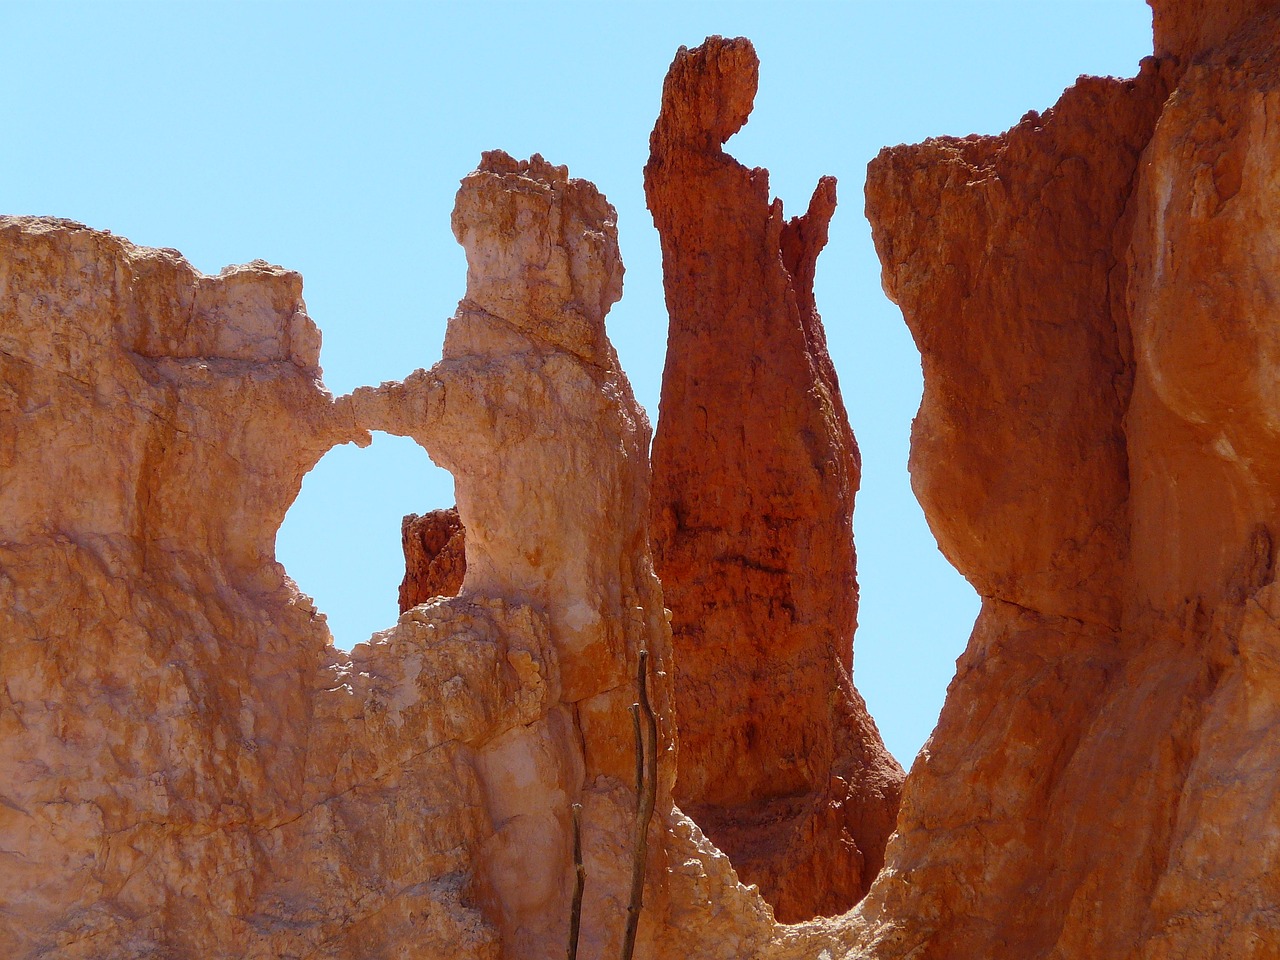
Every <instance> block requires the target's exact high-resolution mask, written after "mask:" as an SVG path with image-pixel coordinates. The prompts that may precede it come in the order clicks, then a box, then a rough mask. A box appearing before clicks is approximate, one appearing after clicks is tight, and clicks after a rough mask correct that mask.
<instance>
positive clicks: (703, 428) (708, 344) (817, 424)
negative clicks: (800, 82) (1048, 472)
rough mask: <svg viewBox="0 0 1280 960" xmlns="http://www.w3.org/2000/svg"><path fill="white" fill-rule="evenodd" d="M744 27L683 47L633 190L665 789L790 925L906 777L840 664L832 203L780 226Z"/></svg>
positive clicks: (853, 896)
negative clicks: (745, 150)
mask: <svg viewBox="0 0 1280 960" xmlns="http://www.w3.org/2000/svg"><path fill="white" fill-rule="evenodd" d="M757 72H758V61H757V59H756V55H755V51H754V49H753V48H752V46H751V44H750V43H749V42H748V41H746V40H743V39H737V40H725V39H722V38H719V37H713V38H711V39H709V40H707V42H706V43H705V44H703V45H702V46H701V47H698V48H696V49H694V50H687V49H684V48H681V50H680V52H679V53H678V54H677V55H676V58H675V61H674V62H673V63H672V65H671V69H670V71H669V73H668V74H667V79H666V83H665V85H664V87H663V94H662V109H661V113H660V115H659V117H658V121H657V125H656V127H655V128H654V131H653V135H652V137H651V139H650V158H649V162H648V165H647V166H646V167H645V193H646V197H647V198H648V203H649V209H650V210H651V211H652V213H653V218H654V223H655V224H656V225H657V228H658V231H659V233H660V235H661V238H662V252H663V276H664V283H665V287H666V299H667V309H668V311H669V313H670V316H671V327H670V333H669V335H668V340H667V364H666V369H665V371H664V373H663V383H662V401H661V415H660V418H659V423H658V431H657V436H656V438H655V441H654V447H653V477H654V480H653V506H652V518H653V522H652V526H653V534H652V535H653V545H654V561H655V564H656V566H657V569H658V573H659V576H660V577H661V578H662V581H663V589H664V592H665V595H666V598H667V605H668V606H669V607H670V608H671V610H672V612H673V618H672V627H673V630H674V635H675V640H674V642H675V649H676V664H677V668H676V675H675V687H676V702H677V704H678V713H679V723H680V738H681V739H680V761H679V775H678V778H677V781H676V798H677V800H678V801H679V803H680V804H681V806H682V807H683V808H684V809H685V810H687V811H688V812H689V813H690V815H691V816H693V817H694V819H695V820H697V821H698V823H699V824H700V825H701V826H702V828H703V829H704V830H705V831H706V832H707V835H708V836H709V837H710V838H711V839H712V840H713V841H714V842H715V843H716V844H717V845H718V846H720V848H721V849H723V850H724V851H726V852H727V853H728V854H729V856H730V858H731V859H732V861H733V863H734V865H735V866H736V867H737V869H738V871H739V873H740V874H741V876H742V877H743V878H744V880H746V881H748V882H751V883H756V884H759V886H760V888H761V891H762V892H763V894H764V895H765V897H766V898H767V899H768V900H769V902H770V903H772V904H773V906H774V909H775V911H776V913H777V916H778V917H779V919H781V920H786V921H796V920H802V919H806V918H808V917H812V916H814V915H816V914H832V913H838V912H841V911H843V910H845V909H847V908H848V907H849V906H851V905H852V904H853V903H854V902H855V901H856V900H857V899H858V898H859V897H860V896H862V894H863V893H864V892H865V890H866V888H867V886H868V885H869V884H870V882H871V879H872V877H874V876H875V873H876V871H878V870H879V868H880V864H881V862H882V859H883V850H884V845H885V841H886V840H887V839H888V837H889V834H890V833H891V832H892V831H893V824H894V817H895V814H896V811H897V805H898V793H899V787H900V783H901V779H902V771H901V769H900V768H899V767H898V765H897V763H896V762H895V761H894V759H893V758H892V756H891V755H890V754H889V753H888V751H886V750H885V748H884V746H883V744H882V743H881V740H880V736H879V733H878V732H877V731H876V728H875V724H874V723H873V722H872V720H871V718H870V716H869V715H868V713H867V710H866V707H865V705H864V704H863V701H862V699H861V697H859V696H858V694H857V691H856V690H855V689H854V687H853V684H852V679H851V675H850V674H851V669H852V638H853V631H854V627H855V623H856V617H857V582H856V579H855V557H854V548H853V531H852V520H853V501H854V494H855V492H856V490H857V487H858V479H859V471H860V464H859V459H858V448H857V445H856V444H855V442H854V438H853V434H852V432H851V431H850V429H849V424H848V418H847V416H846V414H845V411H844V405H843V402H842V401H841V398H840V391H839V387H838V384H837V381H836V375H835V370H834V368H833V367H832V364H831V360H830V357H829V356H828V353H827V347H826V337H825V334H824V332H823V329H822V321H821V320H820V318H819V317H818V313H817V311H816V309H815V306H814V299H813V279H814V269H815V263H816V260H817V257H818V254H819V253H820V252H821V250H822V248H823V246H825V244H826V241H827V225H828V223H829V222H830V219H831V215H832V213H833V212H834V210H835V204H836V185H835V181H834V180H833V179H832V178H830V177H827V178H823V180H822V181H821V182H820V183H819V184H818V187H817V189H816V190H815V191H814V194H813V198H812V200H811V201H810V204H809V209H808V212H807V213H805V214H804V215H802V216H799V217H794V218H792V219H791V220H789V221H788V220H784V218H783V214H782V204H781V202H780V201H776V200H775V201H773V202H772V203H771V202H770V199H769V181H768V172H767V171H765V170H762V169H758V168H757V169H754V170H749V169H747V168H746V167H744V166H742V165H741V164H739V163H738V162H737V161H735V160H734V159H733V158H731V157H729V156H727V155H726V154H725V153H724V152H723V150H722V149H721V144H723V143H724V141H726V140H727V139H728V138H729V137H730V136H732V135H733V134H734V133H735V132H737V130H738V129H739V128H741V127H742V125H743V124H744V123H745V122H746V120H747V116H748V114H749V113H750V112H751V107H752V102H753V100H754V98H755V92H756V82H757Z"/></svg>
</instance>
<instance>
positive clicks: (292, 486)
mask: <svg viewBox="0 0 1280 960" xmlns="http://www.w3.org/2000/svg"><path fill="white" fill-rule="evenodd" d="M454 226H455V231H456V232H457V234H458V237H459V239H460V241H461V242H462V243H463V245H464V246H465V247H466V249H467V254H468V263H469V277H468V291H467V297H466V299H464V300H463V302H462V303H461V304H460V305H459V309H458V312H457V315H456V316H455V317H454V318H453V319H452V320H451V321H450V324H449V330H448V336H447V343H446V347H445V356H444V359H442V360H441V362H440V363H438V364H436V366H435V367H433V368H432V369H431V370H430V371H418V372H417V373H415V374H412V375H411V376H409V377H408V378H407V379H406V380H405V381H403V382H400V383H391V384H384V385H382V386H381V387H378V388H365V389H361V390H358V391H356V393H355V394H354V395H352V396H350V397H343V398H339V399H337V400H335V399H334V398H333V397H331V396H330V395H329V394H328V393H327V392H326V391H325V390H324V388H323V386H322V385H321V383H320V381H319V374H320V371H319V368H318V366H317V358H318V353H319V334H318V332H317V330H316V328H315V326H314V324H313V323H312V322H311V320H310V319H309V318H308V317H307V315H306V312H305V308H304V305H303V303H302V299H301V280H300V278H299V277H298V276H297V274H294V273H290V272H288V271H285V270H281V269H280V268H277V267H271V266H268V265H266V264H261V263H255V264H251V265H249V266H248V267H239V268H232V269H229V270H227V271H224V273H223V274H222V275H220V276H218V277H204V276H201V275H200V274H198V273H197V272H196V271H195V270H193V269H192V268H191V267H190V266H189V265H188V264H187V263H186V262H185V261H183V260H182V259H181V257H180V256H178V255H177V254H176V253H174V252H172V251H157V250H147V249H142V248H138V247H135V246H133V245H132V244H130V243H128V242H127V241H124V240H121V239H119V238H116V237H112V236H111V235H109V234H105V233H100V232H97V231H92V230H89V229H87V228H84V227H81V226H79V225H76V224H70V223H66V222H62V221H51V220H37V219H5V220H0V383H3V390H2V391H0V406H2V407H3V410H4V417H3V419H0V464H2V466H3V473H2V474H0V503H2V504H3V508H4V509H3V512H2V514H0V638H2V640H3V644H4V647H3V659H2V660H0V667H2V668H3V677H4V691H5V696H4V699H3V701H2V702H0V733H2V734H3V737H2V739H0V799H2V801H3V802H0V902H2V903H3V904H4V905H5V909H4V912H3V917H2V918H0V953H3V954H4V955H5V956H9V957H15V958H34V957H37V956H38V957H59V958H85V960H88V958H133V957H137V958H143V957H147V958H150V957H155V956H166V957H175V958H194V957H201V958H210V957H214V958H218V957H222V958H243V957H253V958H263V960H265V958H278V957H289V956H309V957H342V958H353V960H354V958H366V957H371V956H397V957H412V958H445V957H449V958H458V957H465V958H485V960H499V958H507V960H516V958H520V960H526V958H541V957H560V956H563V955H564V951H565V945H566V940H567V931H568V926H569V912H570V892H571V890H572V886H573V884H572V878H573V862H572V836H571V829H570V822H571V818H570V805H571V804H572V803H574V802H577V803H580V804H581V805H582V806H583V808H584V812H583V831H582V833H583V835H582V842H583V851H584V852H583V860H584V865H585V868H586V876H587V884H586V894H585V898H584V902H583V908H582V939H581V949H580V953H579V955H580V956H582V957H584V958H586V957H602V956H615V955H617V953H618V947H619V943H620V939H621V936H622V929H623V925H624V922H625V914H626V909H627V904H628V898H629V889H630V884H631V875H632V860H631V857H630V853H629V851H630V849H631V834H632V830H633V824H634V821H635V807H636V793H635V787H636V785H635V780H634V767H635V753H634V752H635V745H634V739H633V732H632V722H631V718H630V715H629V712H628V707H629V705H630V704H631V703H632V702H633V701H634V700H635V699H636V696H637V694H636V675H637V667H638V662H639V656H638V654H639V651H640V650H642V649H644V650H647V651H648V652H649V663H650V672H649V677H648V686H649V691H650V697H651V700H652V702H653V704H654V707H655V710H656V712H657V720H658V727H659V741H658V742H659V757H658V778H657V782H656V784H654V788H655V791H656V796H657V804H656V815H655V816H654V818H653V821H652V824H651V826H650V829H649V834H648V846H647V850H648V854H647V874H648V883H647V885H646V887H645V893H644V911H643V914H642V916H641V923H640V929H639V940H638V948H637V952H636V956H638V957H647V958H666V957H671V958H676V957H682V958H683V957H694V958H698V957H706V958H724V960H729V958H731V957H737V956H741V955H743V954H744V953H747V954H750V953H753V952H755V951H756V949H757V947H761V946H763V945H764V944H766V943H767V942H768V941H769V940H770V938H771V937H772V936H773V935H774V929H773V927H772V921H771V917H770V915H769V912H768V908H767V907H766V906H765V904H764V903H763V902H762V901H761V900H760V899H759V897H758V896H756V895H755V894H754V892H751V891H748V890H747V889H746V888H744V887H742V886H741V885H739V884H738V882H737V878H736V876H735V875H734V873H733V871H732V869H731V868H730V866H729V864H728V861H727V860H726V859H725V857H724V856H723V855H722V854H721V853H720V852H719V851H717V850H716V849H715V848H714V847H712V846H711V845H710V844H708V843H707V842H706V841H705V839H703V837H702V835H701V833H700V832H699V831H698V829H697V827H696V826H694V825H693V824H692V823H691V822H690V821H688V820H687V819H685V818H684V817H683V816H681V814H680V813H679V811H678V810H676V809H675V808H674V807H673V806H672V803H671V794H670V788H671V782H672V780H673V779H674V773H675V768H674V760H673V758H672V753H673V750H674V746H673V745H674V722H673V718H672V711H671V689H670V682H669V679H668V678H669V676H670V639H669V638H670V631H669V627H668V625H667V621H666V617H665V613H664V605H663V602H662V596H661V591H660V587H659V585H658V581H657V579H656V577H655V576H654V574H653V571H652V565H651V561H650V559H649V554H648V548H647V522H648V516H647V506H648V459H647V451H648V444H649V435H650V434H649V426H648V423H647V421H646V419H645V416H644V413H643V411H642V410H641V408H640V407H639V406H638V405H637V404H636V402H635V400H634V398H633V397H632V395H631V391H630V387H629V386H628V384H627V381H626V378H625V377H624V376H623V374H622V372H621V370H620V368H619V367H618V364H617V360H616V357H615V355H614V353H613V350H612V347H610V346H609V343H608V340H607V338H606V337H605V334H604V326H603V320H604V314H605V312H606V311H607V309H608V307H609V305H610V304H611V303H612V302H613V301H614V300H616V299H617V297H618V295H619V294H620V290H621V286H620V285H621V278H622V265H621V262H620V260H619V258H618V253H617V236H616V229H615V226H614V214H613V209H612V207H610V206H609V204H608V203H607V202H606V201H605V199H604V198H603V196H601V195H600V194H599V192H598V191H596V190H595V188H594V187H593V186H591V185H590V184H589V183H586V182H585V181H580V180H571V179H569V177H568V175H567V172H566V171H565V169H564V168H563V167H554V166H552V165H550V164H548V163H546V162H545V161H543V160H541V159H540V158H538V157H534V158H533V159H532V160H530V161H519V162H517V161H515V160H513V159H511V158H510V157H507V156H506V155H505V154H501V153H493V154H488V155H486V156H485V158H484V161H483V163H482V164H481V166H480V168H479V169H478V170H477V171H476V172H475V173H473V174H472V175H471V176H469V177H467V178H466V180H465V181H464V182H463V186H462V189H461V190H460V192H459V196H458V204H457V209H456V212H455V218H454ZM370 429H378V430H387V431H390V432H394V433H399V434H404V435H408V436H412V437H414V438H415V439H417V440H418V441H419V442H421V443H422V444H423V445H424V446H425V447H426V448H427V449H428V451H429V452H430V453H431V455H432V456H433V458H435V459H436V460H437V462H439V463H442V464H444V465H446V466H448V467H449V468H450V469H451V470H453V471H454V475H455V479H456V483H457V492H458V502H459V506H458V510H459V513H460V515H461V518H462V520H463V521H464V522H465V523H466V524H467V525H468V528H469V529H470V530H472V531H476V533H475V535H474V536H472V537H471V538H470V539H469V542H468V544H467V551H468V558H467V559H468V563H467V573H466V579H465V582H464V583H463V585H462V589H461V592H460V595H459V596H456V597H452V598H449V599H436V600H435V601H433V602H431V603H427V604H424V605H418V606H414V607H412V608H411V609H409V610H408V611H407V612H406V613H405V614H404V615H403V616H402V617H401V618H400V620H399V622H398V623H397V624H396V625H395V626H393V627H392V628H391V629H390V630H387V631H384V632H382V633H379V634H377V635H375V636H374V637H373V638H372V639H371V640H370V641H369V642H368V643H363V644H358V645H357V646H356V647H355V648H354V649H353V650H352V651H351V653H350V654H349V655H348V654H346V653H343V652H342V651H339V650H336V649H335V648H334V647H333V646H332V644H331V641H330V638H329V635H328V630H327V629H326V627H325V624H324V618H323V617H322V616H321V615H319V614H318V613H317V612H316V611H315V609H314V607H313V606H312V605H311V603H310V601H308V599H307V598H306V597H303V596H301V595H300V594H299V593H298V591H297V589H296V587H295V586H294V584H293V583H292V582H291V581H290V580H289V579H288V578H287V577H286V576H285V573H284V571H283V569H282V568H281V567H280V566H279V565H278V564H277V563H276V562H275V561H274V559H273V542H274V536H275V532H276V530H277V528H278V526H279V524H280V521H281V519H282V518H283V516H284V513H285V511H286V510H287V508H288V506H289V504H290V503H291V502H292V500H293V498H294V497H295V496H296V495H297V493H298V490H299V488H300V484H301V480H302V477H303V475H304V474H305V472H306V471H307V470H308V469H309V468H310V467H311V466H312V465H313V464H314V463H315V462H316V461H318V459H319V458H320V457H321V456H322V455H323V454H324V452H325V451H326V450H328V449H329V448H330V447H331V446H332V445H334V444H336V443H342V442H347V441H355V442H358V443H362V444H364V443H367V442H368V431H369V430H370ZM334 562H336V563H343V562H347V561H346V559H345V558H340V557H339V558H335V561H334Z"/></svg>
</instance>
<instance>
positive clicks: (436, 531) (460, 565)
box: [399, 507, 467, 613]
mask: <svg viewBox="0 0 1280 960" xmlns="http://www.w3.org/2000/svg"><path fill="white" fill-rule="evenodd" d="M400 543H401V546H402V547H403V548H404V579H403V580H402V581H401V582H400V598H399V599H400V612H401V613H404V612H405V611H406V610H408V609H409V608H410V607H416V606H417V605H418V604H420V603H426V602H427V601H428V600H431V599H433V598H435V597H455V596H457V595H458V591H459V590H461V589H462V578H463V576H464V575H465V574H466V572H467V552H466V534H465V532H464V530H463V527H462V520H461V519H460V518H459V517H458V508H457V507H450V508H449V509H448V510H431V511H429V512H428V513H424V514H423V515H422V516H418V515H417V514H416V513H411V514H409V515H408V516H407V517H405V518H404V522H403V523H401V524H400Z"/></svg>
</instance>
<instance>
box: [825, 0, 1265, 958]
mask: <svg viewBox="0 0 1280 960" xmlns="http://www.w3.org/2000/svg"><path fill="white" fill-rule="evenodd" d="M1194 6H1195V5H1175V4H1166V3H1157V4H1156V5H1155V14H1156V16H1155V23H1156V28H1157V34H1156V50H1157V52H1158V53H1160V54H1162V56H1161V57H1160V58H1158V59H1156V60H1151V61H1147V62H1145V63H1144V64H1143V66H1142V70H1141V72H1140V73H1139V75H1138V76H1137V78H1135V79H1133V80H1126V81H1121V80H1111V79H1093V78H1082V79H1081V80H1080V81H1079V82H1078V83H1077V84H1076V85H1075V86H1074V87H1072V88H1071V89H1070V90H1068V91H1067V92H1066V93H1065V94H1064V96H1063V97H1062V99H1061V100H1060V101H1059V102H1058V104H1057V105H1056V106H1055V107H1053V108H1052V109H1051V110H1049V111H1046V112H1045V113H1044V114H1043V115H1040V114H1035V113H1032V114H1028V115H1027V117H1025V118H1024V119H1023V120H1022V122H1021V123H1020V124H1018V126H1017V127H1015V128H1014V129H1012V130H1010V131H1009V132H1008V133H1006V134H1004V135H1003V136H1000V137H969V138H965V139H963V140H956V139H949V138H947V139H939V140H931V141H928V142H926V143H924V144H921V145H918V146H911V147H895V148H892V149H888V150H885V151H884V152H882V153H881V154H880V156H879V157H877V158H876V160H875V161H874V162H873V163H872V164H871V166H870V170H869V179H868V184H867V211H868V216H869V218H870V219H871V222H872V224H873V230H874V234H875V240H876V246H877V250H878V252H879V254H880V257H881V260H882V263H883V266H884V282H885V287H886V290H888V291H889V293H890V295H891V296H892V297H893V298H894V299H895V300H896V301H897V302H898V304H899V305H900V306H901V307H902V310H903V314H904V316H905V317H906V319H907V323H908V324H909V326H910V327H911V330H912V333H913V335H914V336H915V339H916V343H917V345H918V346H919V348H920V351H921V356H922V361H923V365H924V375H925V393H924V398H923V401H922V404H921V408H920V414H919V416H918V418H917V420H916V423H915V427H914V429H913V436H912V457H911V469H912V481H913V485H914V487H915V489H916V492H917V494H918V496H919V497H920V500H921V502H922V503H923V504H924V507H925V511H926V514H927V516H928V518H929V521H930V524H931V525H932V527H933V530H934V532H935V534H936V535H937V537H938V541H939V543H940V545H941V546H942V548H943V550H944V552H945V553H946V554H947V556H948V557H949V558H950V559H951V561H952V562H953V563H954V564H955V565H956V566H957V567H958V568H959V569H960V570H961V572H963V573H964V574H965V575H966V576H967V577H968V578H969V580H970V581H971V582H972V583H973V584H974V586H975V587H976V588H977V589H978V591H979V592H980V593H981V594H982V596H983V605H982V612H981V614H980V616H979V619H978V622H977V624H976V626H975V628H974V632H973V636H972V638H971V640H970V643H969V647H968V649H967V650H966V651H965V653H964V655H963V656H962V657H961V659H960V661H959V664H958V672H957V676H956V678H955V680H954V682H953V684H952V686H951V689H950V690H949V692H948V697H947V702H946V706H945V707H944V709H943V711H942V715H941V717H940V719H939V722H938V727H937V729H936V730H935V731H934V734H933V736H932V737H931V739H930V741H929V743H928V744H926V747H925V749H924V750H923V751H922V753H921V755H920V757H919V759H918V760H917V762H916V764H915V766H914V767H913V768H912V771H911V775H910V777H909V778H908V780H907V785H906V789H905V792H904V796H903V804H902V811H901V814H900V818H899V833H898V835H897V837H896V839H895V840H894V841H893V842H892V843H891V844H890V847H889V851H888V863H887V867H886V870H885V872H884V873H883V874H882V876H881V878H880V880H879V881H878V882H877V883H876V885H875V886H874V887H873V888H872V890H871V892H870V894H869V895H868V897H867V899H866V900H865V901H864V902H863V905H862V906H861V908H860V916H861V920H862V921H863V922H865V923H866V924H867V926H866V928H865V929H863V930H862V931H861V932H860V934H859V936H858V938H857V941H856V949H854V950H853V952H852V953H851V954H850V955H855V956H862V955H871V956H875V957H905V956H911V957H921V958H928V957H939V958H941V957H946V958H949V960H963V958H967V957H973V958H977V957H989V956H995V955H998V956H1003V957H1022V958H1039V957H1083V956H1094V957H1131V958H1174V957H1203V956H1213V957H1220V958H1244V957H1266V956H1275V955H1276V952H1275V951H1276V947H1275V945H1276V943H1277V931H1278V930H1280V918H1277V915H1276V912H1275V905H1276V903H1278V902H1280V874H1278V873H1277V871H1276V870H1275V864H1276V863H1277V862H1278V858H1280V848H1277V844H1276V840H1275V838H1276V837H1280V787H1278V786H1277V783H1276V779H1275V777H1274V776H1273V775H1272V771H1273V770H1274V767H1275V765H1276V763H1277V762H1280V755H1278V754H1277V748H1276V738H1275V732H1276V730H1280V695H1278V692H1280V672H1278V668H1280V627H1278V626H1277V624H1278V623H1280V620H1278V619H1277V614H1280V593H1278V592H1277V590H1280V588H1278V587H1277V586H1276V584H1275V583H1274V576H1275V571H1274V550H1275V548H1274V538H1275V531H1276V530H1277V529H1278V528H1280V500H1277V490H1276V484H1275V479H1274V478H1275V477H1276V476H1280V472H1278V468H1280V429H1278V428H1277V427H1276V424H1277V423H1280V411H1278V410H1277V408H1276V400H1275V390H1274V384H1275V383H1276V382H1277V379H1278V378H1280V353H1278V352H1277V349H1276V342H1277V338H1276V332H1275V331H1276V330H1277V321H1278V319H1280V317H1278V316H1277V312H1276V303H1277V302H1280V280H1278V279H1277V278H1280V260H1277V250H1280V243H1278V242H1277V230H1278V228H1277V224H1280V210H1277V209H1276V199H1275V197H1276V192H1275V189H1274V187H1275V175H1274V170H1275V169H1276V165H1277V158H1280V134H1278V133H1277V127H1276V125H1275V124H1271V123H1268V118H1269V117H1273V116H1275V115H1276V114H1277V112H1280V54H1278V53H1277V51H1280V18H1278V17H1277V14H1276V12H1275V5H1274V4H1256V3H1255V4H1247V5H1246V4H1241V3H1235V4H1223V5H1213V6H1214V7H1215V10H1214V11H1213V15H1212V16H1203V17H1202V16H1199V15H1198V14H1196V11H1195V10H1194V9H1192V8H1193V7H1194ZM1201 6H1204V5H1201ZM1201 12H1204V13H1207V12H1208V11H1207V9H1206V10H1205V11H1201Z"/></svg>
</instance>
